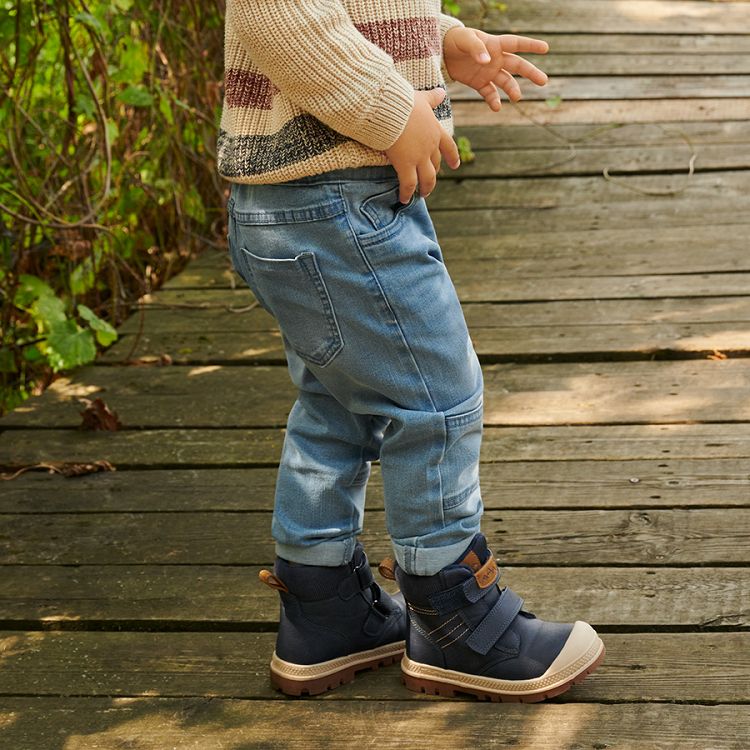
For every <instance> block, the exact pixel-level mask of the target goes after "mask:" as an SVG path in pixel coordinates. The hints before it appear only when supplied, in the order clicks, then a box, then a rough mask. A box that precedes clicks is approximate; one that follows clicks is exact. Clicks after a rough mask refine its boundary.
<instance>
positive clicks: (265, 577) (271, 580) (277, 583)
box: [258, 570, 289, 593]
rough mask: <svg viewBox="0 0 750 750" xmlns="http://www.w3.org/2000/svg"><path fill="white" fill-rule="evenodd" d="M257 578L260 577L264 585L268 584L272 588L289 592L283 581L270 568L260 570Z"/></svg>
mask: <svg viewBox="0 0 750 750" xmlns="http://www.w3.org/2000/svg"><path fill="white" fill-rule="evenodd" d="M258 578H260V580H261V582H262V583H265V584H266V586H270V587H271V588H272V589H276V591H285V592H286V593H289V589H288V588H287V586H286V584H285V583H284V581H282V580H281V579H280V578H277V577H276V576H275V575H274V574H273V573H272V572H271V571H270V570H261V571H260V572H259V573H258Z"/></svg>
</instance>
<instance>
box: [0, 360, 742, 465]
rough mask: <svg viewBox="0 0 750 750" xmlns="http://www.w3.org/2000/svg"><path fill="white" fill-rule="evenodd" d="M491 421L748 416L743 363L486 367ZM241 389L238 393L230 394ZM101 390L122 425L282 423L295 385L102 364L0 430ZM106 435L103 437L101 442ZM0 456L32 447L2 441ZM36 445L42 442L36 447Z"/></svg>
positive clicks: (33, 421) (210, 371) (58, 414)
mask: <svg viewBox="0 0 750 750" xmlns="http://www.w3.org/2000/svg"><path fill="white" fill-rule="evenodd" d="M483 374H484V393H485V413H484V420H485V424H487V425H553V424H591V423H610V424H614V423H622V424H628V423H630V424H632V423H639V422H646V423H653V424H657V423H658V424H666V423H671V422H683V421H692V422H695V421H705V422H715V421H732V422H737V421H743V420H748V419H750V401H748V399H747V398H746V396H747V389H748V387H750V362H748V361H747V360H745V359H729V360H723V361H714V360H687V361H660V362H614V363H612V362H591V363H563V364H549V365H536V364H531V365H516V364H498V365H484V366H483ZM238 393H242V398H240V399H237V398H234V397H228V395H227V394H238ZM94 394H96V395H98V396H103V397H104V399H105V400H106V402H107V403H108V405H109V407H110V408H111V409H114V410H115V411H117V412H118V414H119V417H120V419H121V420H122V423H123V425H124V426H126V427H127V428H130V429H133V428H144V427H201V426H204V425H210V426H211V427H213V428H216V427H233V428H237V427H260V426H266V427H273V426H284V425H285V424H286V419H287V416H288V413H289V409H290V408H291V406H292V404H293V402H294V400H295V397H296V388H295V386H294V385H293V384H292V382H291V380H290V379H289V377H288V374H287V372H286V368H280V367H266V366H257V367H240V366H227V367H223V366H206V367H181V366H171V367H98V366H95V365H89V366H87V367H85V368H81V369H80V370H78V371H77V373H76V379H75V380H71V379H70V378H67V377H62V378H60V379H58V380H56V381H55V382H54V383H53V384H52V385H51V386H50V387H49V388H47V390H46V391H45V392H44V393H43V394H42V395H41V396H39V397H35V398H32V399H29V400H28V401H26V402H25V403H24V404H23V405H22V406H20V407H18V408H17V409H16V410H15V411H13V412H11V413H10V414H7V415H6V416H5V417H3V418H2V420H0V428H7V427H12V426H17V427H31V426H40V427H77V426H78V425H79V424H80V422H81V417H80V409H81V406H80V403H79V400H78V399H79V398H80V397H82V396H83V397H87V398H92V397H94ZM100 440H101V441H104V440H106V436H105V437H102V438H100ZM4 442H5V443H6V445H4V446H2V447H0V457H2V459H1V460H3V461H8V460H16V459H12V458H11V456H13V455H16V454H25V453H26V452H27V449H28V448H29V447H31V446H23V445H19V444H17V443H15V442H13V443H10V442H9V441H4ZM35 447H39V446H35Z"/></svg>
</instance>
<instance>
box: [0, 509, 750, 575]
mask: <svg viewBox="0 0 750 750" xmlns="http://www.w3.org/2000/svg"><path fill="white" fill-rule="evenodd" d="M482 523H483V528H484V529H485V531H486V533H487V534H488V536H489V537H490V538H497V539H498V540H499V542H500V543H499V544H498V550H497V551H498V555H499V557H500V558H501V559H502V560H504V561H507V562H508V563H509V564H524V565H554V564H558V565H585V564H587V563H590V562H591V561H592V560H595V561H596V562H597V563H599V564H617V565H648V564H649V563H652V564H655V565H670V564H672V565H674V564H679V565H695V564H700V563H704V564H706V565H720V564H722V563H746V562H747V545H748V540H749V539H750V508H723V509H692V508H691V509H670V510H665V509H649V510H628V511H623V510H573V511H568V510H561V511H557V510H542V511H538V510H522V511H516V510H505V511H487V512H486V513H485V514H484V516H483V522H482ZM366 526H367V528H366V529H365V531H364V532H363V534H362V540H363V544H365V545H367V547H368V549H369V550H370V554H371V555H372V556H373V557H374V559H375V560H377V559H379V558H381V557H384V556H386V555H389V554H391V546H390V541H389V538H388V535H387V534H386V532H385V521H384V519H383V513H382V512H381V511H376V510H373V511H371V512H370V513H368V517H367V524H366ZM272 559H273V540H272V538H271V514H270V512H259V513H256V512H247V513H244V512H231V511H225V512H210V511H207V512H201V513H194V512H189V511H186V512H180V513H160V512H153V513H82V514H73V513H62V514H49V513H47V514H38V515H36V514H28V513H25V514H18V515H14V514H6V515H4V516H3V535H2V536H0V565H19V564H23V565H48V564H54V565H133V564H137V563H148V564H152V565H161V564H171V565H190V564H193V565H196V564H200V565H261V564H263V563H264V562H266V561H268V560H272Z"/></svg>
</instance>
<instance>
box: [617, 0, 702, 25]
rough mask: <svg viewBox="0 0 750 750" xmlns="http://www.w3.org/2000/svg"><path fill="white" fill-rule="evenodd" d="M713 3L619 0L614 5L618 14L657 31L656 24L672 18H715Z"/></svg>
mask: <svg viewBox="0 0 750 750" xmlns="http://www.w3.org/2000/svg"><path fill="white" fill-rule="evenodd" d="M712 5H713V3H710V2H708V3H695V2H690V3H689V2H684V0H683V1H682V2H663V0H637V2H633V0H618V2H616V3H614V10H615V12H616V13H617V14H619V15H622V16H625V17H626V18H630V19H633V20H636V21H642V22H643V24H644V25H645V26H648V27H649V28H651V29H653V30H656V29H655V28H654V26H653V24H654V23H655V22H659V21H665V20H668V19H670V18H694V19H701V18H706V17H712V16H715V14H716V10H715V6H714V7H712Z"/></svg>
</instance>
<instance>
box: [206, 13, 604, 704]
mask: <svg viewBox="0 0 750 750" xmlns="http://www.w3.org/2000/svg"><path fill="white" fill-rule="evenodd" d="M405 5H406V4H404V3H400V2H397V0H369V1H366V0H273V1H271V0H228V3H227V18H226V48H225V54H226V60H225V64H226V70H225V101H224V110H223V113H222V124H221V132H220V135H219V142H218V163H219V172H220V174H221V175H222V176H224V177H225V178H226V179H228V180H230V181H231V182H232V183H233V184H232V189H231V196H230V200H229V204H228V211H229V246H230V253H231V257H232V261H233V264H234V267H235V269H236V270H237V272H238V273H239V274H240V275H241V276H242V278H243V279H244V280H245V282H246V283H247V284H248V286H249V287H250V288H251V290H252V291H253V293H254V294H255V296H256V297H257V299H258V302H259V304H260V305H261V306H262V307H263V308H264V309H265V310H267V311H268V312H269V313H271V314H272V315H273V316H274V317H275V318H276V319H277V321H278V324H279V328H280V330H281V334H282V342H283V345H284V349H285V352H286V356H287V363H288V370H289V374H290V377H291V379H292V381H293V382H294V383H295V385H296V386H297V387H298V389H299V394H298V397H297V400H296V401H295V403H294V405H293V406H292V409H291V411H290V413H289V418H288V422H287V429H286V434H285V438H284V444H283V449H282V455H281V460H280V466H279V472H278V477H277V483H276V494H275V505H274V514H273V521H272V533H273V537H274V539H275V542H276V555H277V557H276V563H275V566H274V572H273V573H271V572H269V571H262V573H261V579H262V580H263V581H264V582H265V583H267V584H268V585H269V586H271V587H272V588H275V589H277V590H278V591H279V592H280V595H281V600H282V607H281V619H280V625H279V634H278V638H277V642H276V649H275V651H274V654H273V657H272V661H271V677H272V681H273V683H274V684H275V685H276V686H277V687H279V688H280V689H281V690H283V691H284V692H286V693H289V694H293V695H300V694H301V693H303V692H306V693H309V694H314V693H319V692H322V691H324V690H326V689H329V688H332V687H336V686H337V685H339V684H341V683H343V682H346V681H349V680H350V679H352V677H353V676H354V673H355V672H356V671H359V670H361V669H365V668H368V667H373V666H378V665H379V664H386V663H390V662H392V661H394V660H395V659H397V658H399V657H401V656H402V654H403V659H402V662H401V663H402V671H403V676H404V680H405V682H406V684H407V686H408V687H410V688H412V689H415V690H426V691H429V692H436V693H443V694H452V691H453V690H454V689H460V690H462V691H466V692H472V693H474V694H476V695H478V696H481V697H489V698H493V699H495V700H524V701H534V700H542V699H543V698H545V697H549V696H551V695H556V694H557V693H560V692H562V691H563V690H565V689H567V688H568V687H570V686H571V685H572V684H573V683H574V682H578V681H580V680H581V679H583V677H584V676H585V675H586V674H587V673H588V672H590V671H592V670H593V669H595V668H596V666H598V664H599V663H601V661H602V659H603V657H604V645H603V643H602V641H601V640H600V639H599V637H598V636H597V634H596V633H595V632H594V630H593V629H592V628H591V627H590V626H589V625H588V624H586V623H584V622H581V621H578V622H576V623H575V624H572V623H571V624H557V623H549V622H544V621H542V620H539V619H537V618H536V617H534V616H533V615H532V614H530V613H527V612H525V611H524V610H522V608H521V607H522V603H523V602H522V600H521V599H520V597H518V596H517V595H516V594H515V593H514V592H512V591H511V590H510V589H508V588H507V587H505V588H503V589H502V590H501V589H500V588H499V586H498V585H497V583H498V579H499V572H498V569H497V566H496V564H495V561H494V558H493V556H492V554H491V552H490V550H489V549H488V547H487V543H486V540H485V538H484V536H483V535H482V534H481V532H480V518H481V516H482V499H481V496H480V488H479V475H478V464H479V449H480V443H481V437H482V416H483V380H482V370H481V368H480V365H479V360H478V358H477V355H476V352H475V351H474V348H473V346H472V343H471V339H470V337H469V332H468V330H467V327H466V322H465V319H464V316H463V312H462V309H461V305H460V303H459V300H458V298H457V295H456V292H455V288H454V286H453V283H452V281H451V278H450V276H449V274H448V272H447V270H446V267H445V265H444V263H443V256H442V252H441V249H440V246H439V244H438V241H437V237H436V236H435V231H434V227H433V224H432V221H431V219H430V216H429V213H428V211H427V207H426V204H425V201H424V197H425V196H426V195H429V193H430V192H431V191H432V189H433V187H434V185H435V181H436V173H437V171H438V169H439V167H440V162H441V156H444V157H445V158H446V159H447V161H448V162H449V163H450V165H451V166H452V167H454V168H456V167H457V166H458V152H457V149H456V145H455V143H454V141H453V139H452V137H451V136H452V134H453V123H452V119H451V118H452V115H451V107H450V101H449V99H448V97H447V95H446V92H445V88H444V86H445V83H446V82H450V81H451V80H459V81H461V82H463V83H465V84H467V85H470V86H472V87H473V88H475V89H476V90H477V91H479V93H480V94H481V95H482V96H483V97H484V98H485V100H486V101H487V103H488V105H489V106H490V107H491V108H493V109H495V110H497V109H499V107H500V99H499V96H498V94H497V89H496V86H500V87H501V88H503V89H504V90H505V91H506V92H507V93H508V95H509V96H513V97H514V98H515V99H518V98H520V91H519V89H518V85H517V83H516V81H515V79H513V77H512V75H511V74H512V73H519V74H521V75H524V76H526V77H528V78H529V79H530V80H532V81H534V82H536V83H539V84H543V83H544V82H545V81H546V76H545V75H544V73H542V72H541V71H540V70H538V69H537V68H536V67H535V66H533V65H532V64H531V63H529V62H527V61H525V60H523V59H521V58H520V57H517V56H516V55H515V54H513V52H515V51H519V52H540V53H543V52H546V51H547V44H546V42H543V41H541V40H535V39H529V38H526V37H519V36H515V35H511V34H505V35H501V36H492V35H489V34H486V33H484V32H482V31H479V30H476V29H468V28H466V27H464V25H463V24H462V23H461V22H460V21H459V20H457V19H455V18H452V17H450V16H446V15H444V14H442V13H440V1H439V0H414V1H413V2H411V3H409V4H408V11H406V10H404V6H405ZM483 54H484V55H485V56H486V57H485V58H483V57H482V55H483ZM486 58H489V60H486ZM417 186H419V193H417V192H416V188H417ZM375 459H379V460H380V465H381V471H382V477H383V490H384V497H385V513H386V523H387V528H388V533H389V534H390V537H391V542H392V545H393V549H394V552H395V562H393V561H385V562H383V563H382V564H381V572H382V573H383V574H384V575H385V576H386V577H390V578H396V579H397V580H398V582H399V584H400V588H401V593H399V594H396V595H395V596H389V595H388V594H387V593H385V592H384V591H382V590H381V589H380V587H379V586H378V584H377V583H375V582H374V580H373V577H372V573H371V572H370V566H369V562H368V559H367V556H366V554H365V552H364V549H363V548H362V546H361V544H360V543H359V542H358V541H357V536H358V535H359V534H360V533H361V531H362V521H363V510H364V502H365V487H366V483H367V479H368V477H369V474H370V468H371V462H372V461H373V460H375ZM407 609H408V616H407V614H406V612H407ZM404 642H405V643H404ZM404 649H405V654H404Z"/></svg>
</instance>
